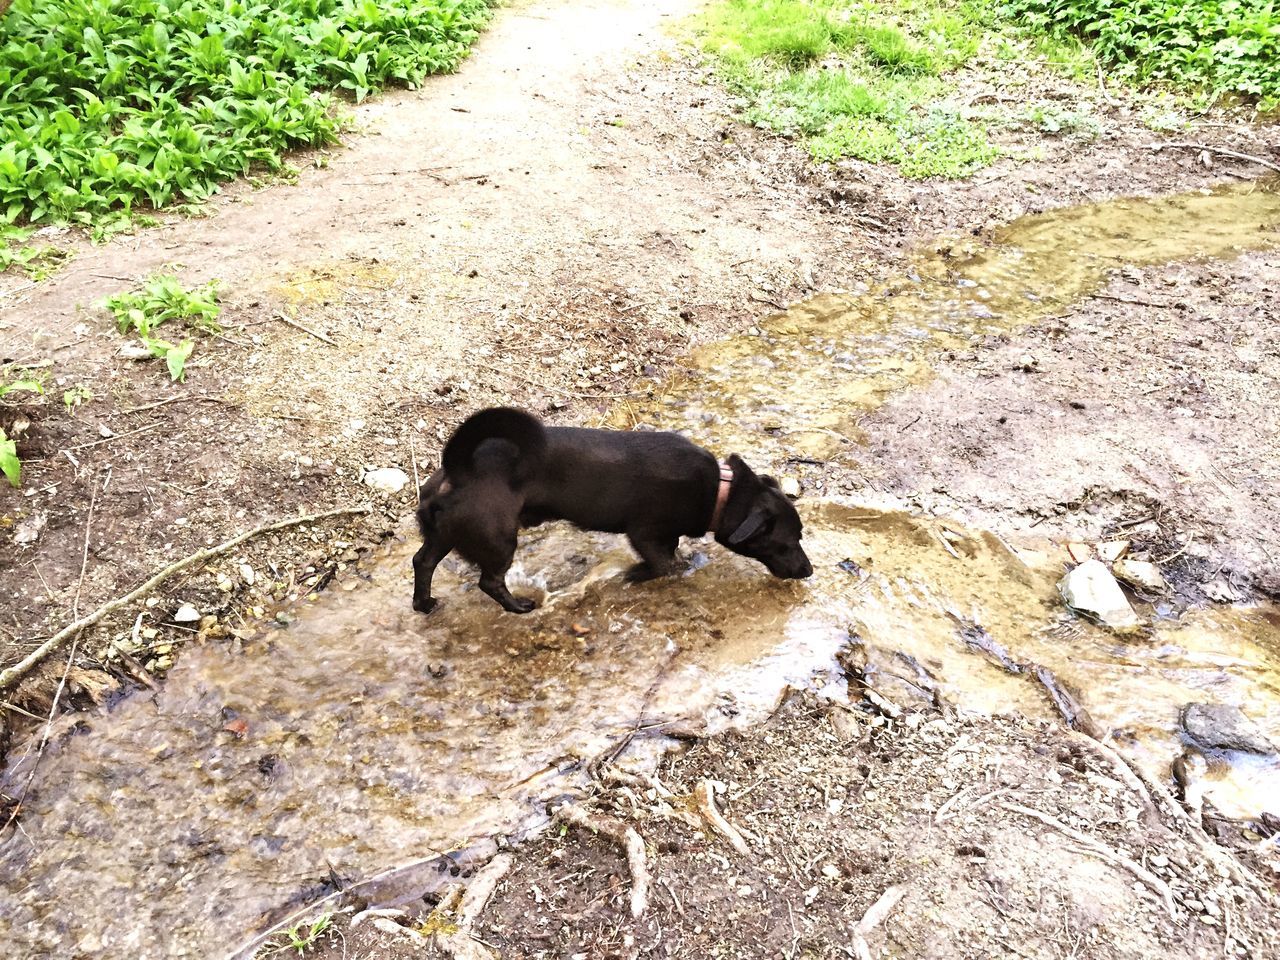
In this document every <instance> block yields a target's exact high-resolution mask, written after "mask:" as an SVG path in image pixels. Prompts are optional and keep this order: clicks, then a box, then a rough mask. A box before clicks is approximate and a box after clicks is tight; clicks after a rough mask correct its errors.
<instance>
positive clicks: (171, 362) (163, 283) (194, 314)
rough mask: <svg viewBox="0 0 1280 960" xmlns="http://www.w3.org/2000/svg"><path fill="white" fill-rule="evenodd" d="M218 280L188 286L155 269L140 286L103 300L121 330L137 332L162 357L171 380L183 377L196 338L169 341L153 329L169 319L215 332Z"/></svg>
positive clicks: (218, 310) (155, 353)
mask: <svg viewBox="0 0 1280 960" xmlns="http://www.w3.org/2000/svg"><path fill="white" fill-rule="evenodd" d="M217 289H218V284H217V281H210V282H209V283H206V284H205V285H204V286H201V287H197V288H196V289H194V290H188V289H187V288H186V287H184V286H183V285H182V283H181V281H179V280H178V278H177V277H176V276H174V275H173V274H169V273H158V274H154V275H152V276H151V277H149V278H147V280H146V282H145V283H144V284H143V285H142V287H141V289H139V290H136V291H131V292H126V293H117V294H115V295H114V296H111V297H108V298H107V299H106V300H104V301H103V306H104V307H105V308H106V309H108V310H110V311H111V313H112V315H113V316H114V317H115V319H116V326H117V327H118V328H119V330H120V332H121V333H130V332H132V333H136V334H137V335H138V339H139V340H140V341H141V342H142V344H143V346H145V347H146V348H147V350H149V351H150V352H151V355H152V356H153V357H161V358H163V359H164V361H165V365H166V366H167V367H168V369H169V376H170V377H172V378H173V379H174V380H183V379H185V378H186V365H187V360H188V359H190V357H191V352H192V350H193V349H194V348H195V341H193V340H190V339H186V340H183V341H182V342H181V343H177V344H175V343H172V342H170V341H168V340H164V339H161V338H160V337H158V336H156V335H155V331H156V330H157V329H158V328H159V327H160V326H161V325H162V324H165V323H167V322H169V321H170V320H179V321H181V322H182V323H183V324H184V325H185V326H186V327H188V328H189V329H193V330H197V331H202V332H204V333H217V332H218V331H220V330H221V329H222V328H221V327H220V326H219V325H218V315H219V314H220V313H221V311H222V308H221V307H220V306H219V305H218V295H217Z"/></svg>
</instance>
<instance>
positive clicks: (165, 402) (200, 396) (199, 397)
mask: <svg viewBox="0 0 1280 960" xmlns="http://www.w3.org/2000/svg"><path fill="white" fill-rule="evenodd" d="M196 400H207V401H209V402H210V403H226V402H227V401H225V400H219V399H218V398H217V397H214V396H210V395H209V394H207V393H194V394H191V395H190V396H180V397H166V398H165V399H164V400H157V401H155V402H154V403H144V404H143V405H142V406H140V407H130V408H129V409H128V410H116V411H115V412H114V413H109V414H107V419H108V420H109V419H111V418H112V417H125V416H128V415H129V414H131V413H142V412H143V411H144V410H154V409H155V408H156V407H163V406H166V405H168V404H170V403H186V402H187V401H196Z"/></svg>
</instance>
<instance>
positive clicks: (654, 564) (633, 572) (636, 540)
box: [626, 532, 680, 583]
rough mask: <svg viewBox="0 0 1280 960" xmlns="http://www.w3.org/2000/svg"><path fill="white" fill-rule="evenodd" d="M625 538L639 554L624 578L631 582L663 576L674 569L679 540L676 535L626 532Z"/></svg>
mask: <svg viewBox="0 0 1280 960" xmlns="http://www.w3.org/2000/svg"><path fill="white" fill-rule="evenodd" d="M627 539H628V540H629V541H631V546H632V548H634V550H635V552H636V553H638V554H640V562H639V563H637V564H635V565H634V566H632V567H630V568H629V569H628V570H627V573H626V578H627V579H628V580H629V581H631V582H632V583H640V582H642V581H644V580H653V579H655V578H657V577H665V576H666V575H667V574H669V573H671V572H672V571H673V570H674V569H675V560H676V545H677V544H678V543H679V542H680V541H679V539H678V538H676V537H662V536H653V535H645V534H643V533H634V532H628V533H627Z"/></svg>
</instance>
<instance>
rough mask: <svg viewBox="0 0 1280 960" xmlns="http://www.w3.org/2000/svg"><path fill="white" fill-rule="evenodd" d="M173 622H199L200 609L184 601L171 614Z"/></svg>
mask: <svg viewBox="0 0 1280 960" xmlns="http://www.w3.org/2000/svg"><path fill="white" fill-rule="evenodd" d="M173 622H174V623H199V622H200V611H199V610H197V609H196V608H195V607H193V606H192V605H191V604H189V603H184V604H183V605H182V606H180V607H179V608H178V612H177V613H175V614H174V615H173Z"/></svg>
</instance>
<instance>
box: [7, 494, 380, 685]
mask: <svg viewBox="0 0 1280 960" xmlns="http://www.w3.org/2000/svg"><path fill="white" fill-rule="evenodd" d="M372 509H373V507H372V506H371V505H369V504H367V503H366V504H362V505H360V506H358V507H343V508H341V509H339V510H326V511H325V512H324V513H312V514H305V515H303V516H300V517H290V518H289V519H288V520H277V521H276V522H275V523H268V524H266V525H264V526H261V527H255V528H254V529H252V530H249V531H247V532H246V533H242V534H239V535H238V536H235V537H232V538H231V539H230V540H225V541H223V542H222V543H220V544H218V545H217V546H214V547H208V548H206V549H203V550H197V551H196V552H195V553H192V554H190V555H188V556H186V557H184V558H183V559H181V560H178V561H176V562H175V563H171V564H169V566H167V567H165V568H164V569H163V570H161V571H160V572H159V573H157V574H156V575H155V576H153V577H152V578H151V579H150V580H148V581H147V582H146V583H144V584H142V586H140V587H138V588H136V589H134V590H130V591H129V592H128V593H126V594H125V595H124V596H122V597H116V599H114V600H111V601H108V602H107V603H105V604H103V605H102V606H100V607H99V608H98V609H97V610H95V611H93V613H90V614H88V615H87V616H85V617H82V618H80V619H79V620H77V621H75V623H72V624H71V625H70V626H67V627H64V628H63V629H61V630H59V631H58V632H57V633H55V634H54V635H53V636H51V637H50V638H49V639H48V640H46V641H45V642H44V643H42V644H40V646H38V647H37V648H36V649H35V650H33V651H32V652H31V653H30V654H28V655H27V656H26V657H25V658H24V659H22V660H20V661H19V662H18V663H15V664H14V665H13V666H12V667H9V668H8V669H7V670H3V671H0V690H4V689H6V688H8V687H11V686H13V684H15V683H17V682H18V681H19V680H21V679H22V678H23V677H24V676H26V675H27V674H28V673H29V672H30V671H31V668H32V667H34V666H35V665H36V664H37V663H39V662H40V661H41V660H43V659H44V658H45V657H47V656H48V655H49V654H50V653H52V652H53V651H54V650H57V649H58V648H59V647H60V646H62V644H64V643H66V642H67V641H68V640H70V639H71V638H72V637H74V636H76V635H77V634H79V633H80V632H81V631H82V630H85V629H87V628H88V627H91V626H93V625H94V624H95V623H97V622H98V621H99V620H101V619H102V618H103V617H105V616H107V615H108V614H110V613H114V612H115V611H116V610H119V609H120V608H121V607H124V606H127V605H128V604H130V603H132V602H133V601H134V600H137V599H138V598H139V597H144V596H146V595H147V594H148V593H150V592H151V591H152V590H154V589H155V588H156V587H157V586H159V585H160V584H161V583H163V582H164V581H165V580H167V579H169V577H171V576H173V575H174V574H175V573H180V572H181V571H183V570H185V569H186V568H187V567H190V566H193V565H194V564H197V563H203V562H204V561H206V560H209V559H212V558H213V557H216V556H219V555H221V554H224V553H226V552H227V551H229V550H233V549H235V548H236V547H238V546H239V545H240V544H242V543H244V542H245V541H246V540H249V539H251V538H252V537H256V536H258V535H259V534H263V533H271V532H272V531H275V530H283V529H285V528H286V527H296V526H297V525H298V524H300V523H313V522H315V521H317V520H324V519H327V518H328V517H341V516H348V515H350V514H353V513H369V512H370V511H371V510H372Z"/></svg>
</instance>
